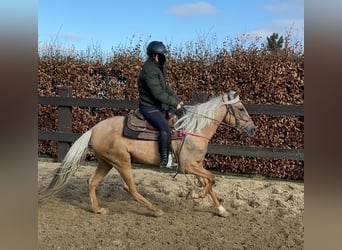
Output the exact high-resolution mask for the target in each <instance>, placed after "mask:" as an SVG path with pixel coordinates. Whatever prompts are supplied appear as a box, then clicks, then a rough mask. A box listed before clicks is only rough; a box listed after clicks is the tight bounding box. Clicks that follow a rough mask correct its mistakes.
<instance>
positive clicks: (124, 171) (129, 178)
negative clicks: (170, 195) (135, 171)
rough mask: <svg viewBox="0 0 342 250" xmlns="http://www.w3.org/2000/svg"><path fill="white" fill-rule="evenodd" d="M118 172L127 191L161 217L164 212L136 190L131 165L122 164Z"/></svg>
mask: <svg viewBox="0 0 342 250" xmlns="http://www.w3.org/2000/svg"><path fill="white" fill-rule="evenodd" d="M116 169H117V171H118V172H119V173H120V175H121V178H122V180H123V182H124V187H125V189H126V188H127V191H128V192H129V193H130V194H131V195H132V196H133V197H134V198H135V199H136V200H137V201H138V202H139V203H141V204H142V205H144V206H145V207H146V208H148V209H149V210H151V211H153V212H154V215H155V216H161V215H163V214H164V212H163V211H162V210H161V209H159V208H158V207H156V206H155V205H153V204H152V203H151V202H150V201H148V200H147V199H146V198H145V197H144V196H142V195H141V194H140V193H139V192H138V191H137V189H136V186H135V184H134V181H133V175H132V169H131V165H130V163H122V162H121V164H120V166H118V167H117V168H116ZM125 184H126V185H127V186H126V185H125Z"/></svg>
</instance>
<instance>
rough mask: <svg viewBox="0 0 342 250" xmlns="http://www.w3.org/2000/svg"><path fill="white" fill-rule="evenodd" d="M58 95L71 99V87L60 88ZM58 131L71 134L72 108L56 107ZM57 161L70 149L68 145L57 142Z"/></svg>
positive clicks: (67, 143)
mask: <svg viewBox="0 0 342 250" xmlns="http://www.w3.org/2000/svg"><path fill="white" fill-rule="evenodd" d="M58 95H59V96H61V97H72V87H60V88H59V89H58ZM58 131H59V132H69V133H71V132H72V106H58ZM57 148H58V151H57V161H58V162H61V161H62V160H63V159H64V156H65V155H66V153H67V152H68V151H69V149H70V143H69V142H65V141H58V147H57Z"/></svg>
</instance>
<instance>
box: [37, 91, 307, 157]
mask: <svg viewBox="0 0 342 250" xmlns="http://www.w3.org/2000/svg"><path fill="white" fill-rule="evenodd" d="M58 94H59V96H58V97H51V96H50V97H46V96H38V104H41V105H56V106H58V116H59V125H58V129H59V131H57V132H50V131H38V139H39V140H53V141H58V152H57V153H58V159H57V160H58V161H59V162H60V161H62V159H63V158H64V156H65V154H66V153H67V151H68V150H69V148H70V144H71V143H72V142H74V141H76V140H77V139H78V138H79V137H80V136H81V134H75V133H72V128H71V124H72V111H71V109H72V107H73V106H79V107H97V108H119V109H120V108H121V109H135V108H136V107H137V106H138V101H137V100H105V99H90V98H72V89H71V87H62V88H60V89H59V92H58ZM206 100H207V95H206V94H205V93H195V94H194V95H193V98H192V102H191V103H188V104H193V103H198V102H203V101H206ZM245 107H246V109H247V111H248V112H249V113H250V114H259V115H294V116H304V106H302V105H269V104H245ZM208 153H209V154H219V155H232V156H249V157H260V158H276V159H289V160H300V161H304V149H280V148H267V147H243V146H233V145H222V144H215V143H210V144H209V147H208Z"/></svg>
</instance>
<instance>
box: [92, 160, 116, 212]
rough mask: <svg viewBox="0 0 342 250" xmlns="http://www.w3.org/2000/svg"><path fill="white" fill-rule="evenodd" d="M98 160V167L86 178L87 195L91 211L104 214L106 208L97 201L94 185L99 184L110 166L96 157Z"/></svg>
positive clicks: (106, 210)
mask: <svg viewBox="0 0 342 250" xmlns="http://www.w3.org/2000/svg"><path fill="white" fill-rule="evenodd" d="M98 161H99V165H98V167H97V168H96V170H95V171H94V172H93V174H92V175H91V177H90V178H89V179H88V188H89V196H90V202H91V206H92V209H93V212H94V213H99V214H106V213H108V209H105V208H101V207H100V206H99V203H98V201H97V197H96V187H97V186H98V185H99V183H100V182H101V181H102V179H103V178H104V177H105V176H106V175H107V174H108V172H109V170H111V168H112V167H111V166H110V165H108V164H107V163H106V162H104V161H103V160H101V159H98Z"/></svg>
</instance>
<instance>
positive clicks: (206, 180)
mask: <svg viewBox="0 0 342 250" xmlns="http://www.w3.org/2000/svg"><path fill="white" fill-rule="evenodd" d="M186 172H187V173H189V174H193V175H195V176H196V177H197V179H198V180H199V181H200V182H201V184H202V185H203V186H204V187H203V189H202V191H201V192H200V193H192V194H191V197H189V198H193V199H199V198H204V197H206V196H207V194H208V193H209V190H210V189H211V187H212V186H213V185H214V184H215V176H214V175H213V174H211V173H210V172H209V171H207V170H205V169H204V168H203V167H196V168H189V169H186Z"/></svg>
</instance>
